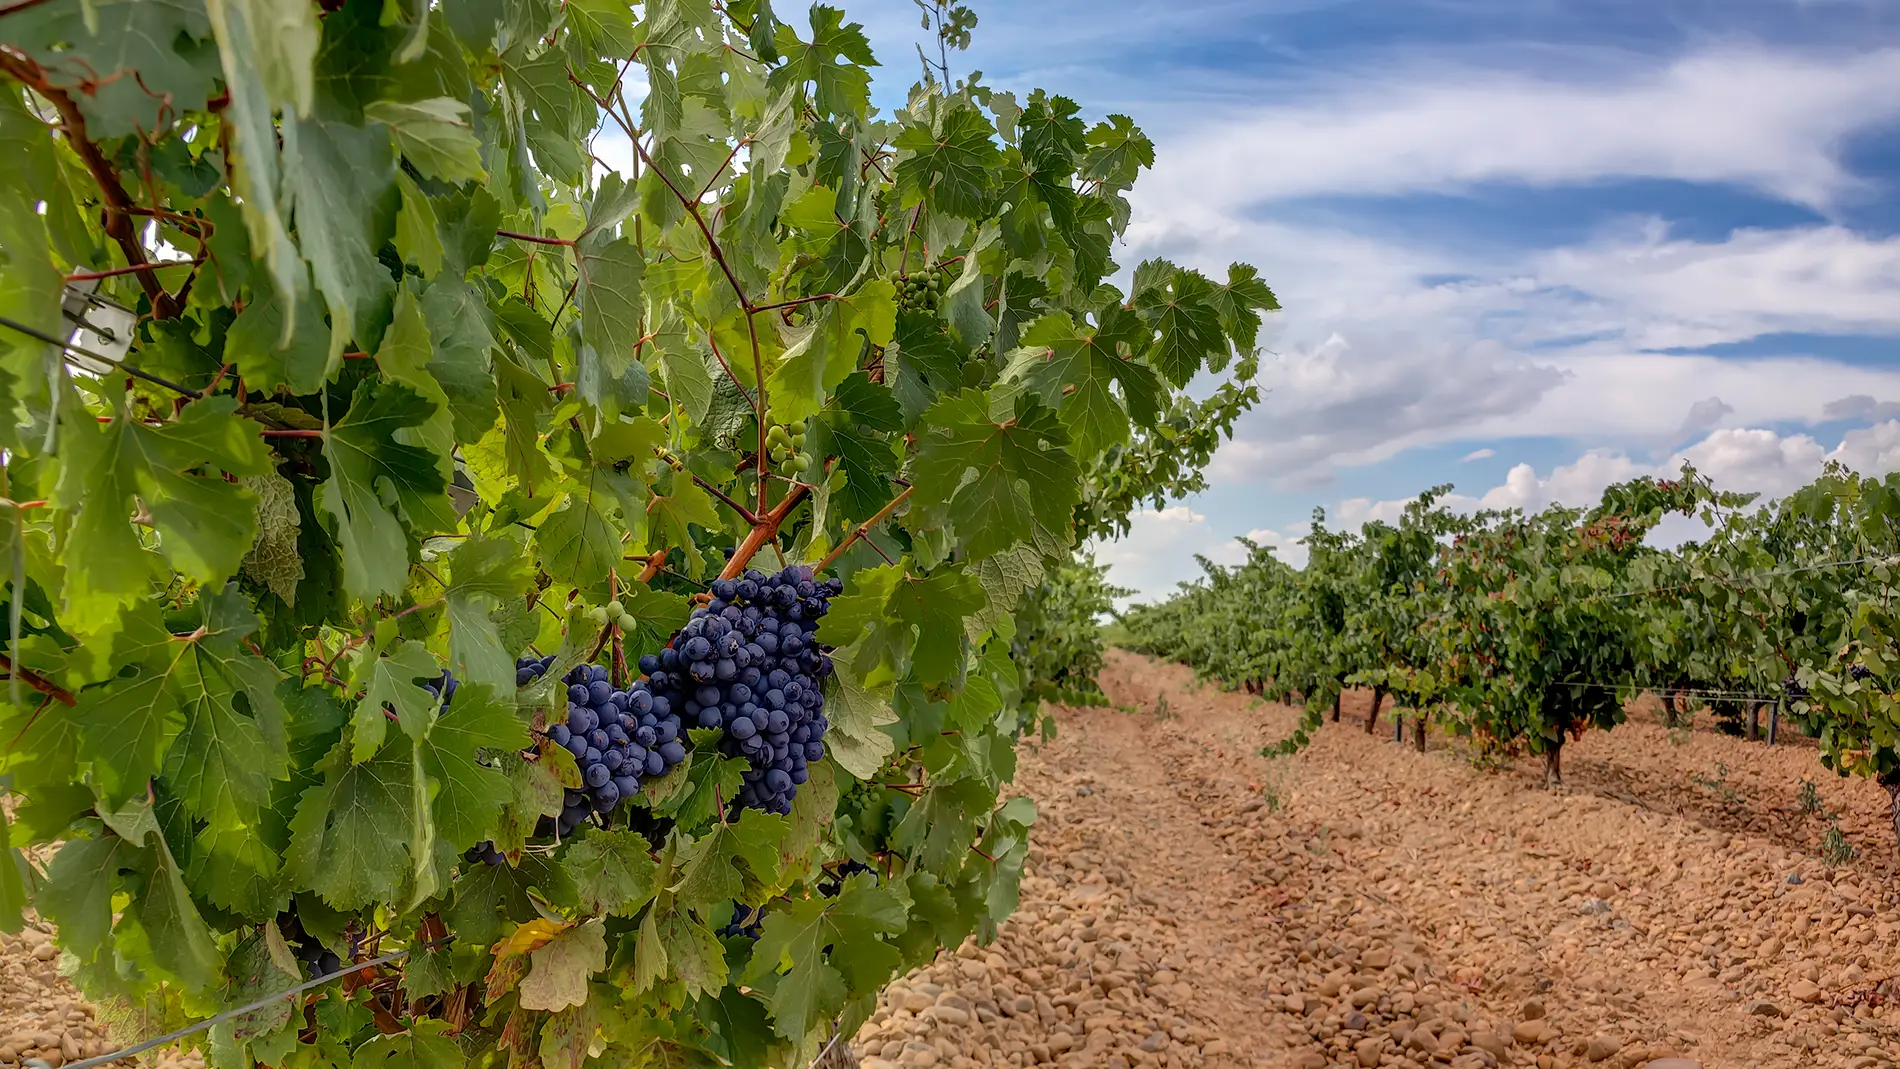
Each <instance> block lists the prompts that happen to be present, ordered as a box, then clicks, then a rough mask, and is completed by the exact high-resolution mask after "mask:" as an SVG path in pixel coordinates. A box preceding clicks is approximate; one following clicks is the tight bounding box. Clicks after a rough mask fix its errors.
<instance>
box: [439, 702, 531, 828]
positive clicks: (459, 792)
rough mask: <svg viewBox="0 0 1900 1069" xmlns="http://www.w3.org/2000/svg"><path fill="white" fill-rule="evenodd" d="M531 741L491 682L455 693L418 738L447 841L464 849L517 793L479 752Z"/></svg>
mask: <svg viewBox="0 0 1900 1069" xmlns="http://www.w3.org/2000/svg"><path fill="white" fill-rule="evenodd" d="M509 690H510V691H512V690H513V688H512V687H510V688H509ZM530 741H531V740H530V739H529V738H528V729H527V725H526V724H524V723H522V722H521V718H520V717H518V716H516V715H515V711H514V708H513V706H512V704H510V703H506V702H503V701H501V700H500V699H499V698H498V697H497V696H496V695H495V693H494V692H493V691H492V690H490V689H489V687H488V686H487V685H485V684H482V683H473V682H470V683H463V684H461V685H460V687H458V688H457V690H456V692H455V699H454V700H453V701H451V702H449V703H448V705H446V706H445V707H444V708H443V709H442V711H441V713H440V714H438V715H437V716H436V719H435V722H434V723H433V724H431V725H430V726H429V729H428V733H427V735H426V737H424V738H422V739H420V740H418V741H417V742H416V752H417V753H418V754H419V755H420V756H421V763H422V771H423V773H424V774H425V775H427V776H428V777H429V784H430V787H431V791H430V793H431V794H432V795H433V797H434V803H433V813H434V819H435V830H436V834H437V835H439V836H440V837H441V839H442V841H443V842H445V843H447V844H449V846H451V847H453V848H455V849H456V850H458V851H460V850H462V849H465V848H467V847H469V846H473V845H474V844H475V843H476V842H477V841H478V840H480V839H484V838H486V837H487V836H488V833H489V832H490V831H491V830H492V829H493V827H494V825H495V822H496V818H497V816H498V815H499V814H500V812H501V809H502V807H503V806H504V805H506V804H508V802H509V800H510V799H512V798H513V797H514V786H513V785H512V784H511V783H510V782H509V781H508V777H507V776H506V775H505V774H504V773H502V772H500V771H498V770H496V769H494V768H491V767H489V766H488V765H486V764H484V763H483V762H482V761H481V760H479V758H480V757H481V756H482V755H483V754H484V753H512V752H514V751H516V750H521V749H525V748H526V747H527V746H528V744H529V742H530Z"/></svg>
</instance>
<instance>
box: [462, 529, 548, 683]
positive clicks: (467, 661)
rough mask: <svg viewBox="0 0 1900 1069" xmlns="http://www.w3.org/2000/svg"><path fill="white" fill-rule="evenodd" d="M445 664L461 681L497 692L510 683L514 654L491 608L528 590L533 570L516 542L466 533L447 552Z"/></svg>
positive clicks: (512, 679)
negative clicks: (456, 544)
mask: <svg viewBox="0 0 1900 1069" xmlns="http://www.w3.org/2000/svg"><path fill="white" fill-rule="evenodd" d="M448 565H449V587H448V591H447V593H446V599H447V601H448V609H449V665H450V667H451V668H453V669H454V670H455V672H456V674H457V678H459V679H461V680H462V681H463V682H464V683H465V684H466V683H480V684H486V685H487V686H489V687H490V688H492V689H493V690H495V691H496V692H497V693H507V692H509V691H512V690H513V689H514V685H515V660H514V656H513V654H511V653H510V652H509V651H508V649H507V648H506V647H505V646H504V645H503V643H502V638H501V630H500V627H499V625H498V624H497V623H496V622H495V619H494V615H493V614H494V612H495V610H496V609H498V608H500V607H501V603H502V600H503V599H506V598H518V597H521V596H523V595H525V594H526V593H527V592H528V586H529V584H530V583H531V582H532V581H533V578H534V576H533V571H532V569H531V567H530V564H529V562H528V560H527V558H526V556H525V555H524V554H523V553H522V551H521V545H520V543H518V542H515V541H512V540H510V539H504V538H470V539H468V540H466V541H464V542H463V543H462V544H461V545H460V546H458V547H456V549H455V550H454V552H452V553H450V554H449V556H448Z"/></svg>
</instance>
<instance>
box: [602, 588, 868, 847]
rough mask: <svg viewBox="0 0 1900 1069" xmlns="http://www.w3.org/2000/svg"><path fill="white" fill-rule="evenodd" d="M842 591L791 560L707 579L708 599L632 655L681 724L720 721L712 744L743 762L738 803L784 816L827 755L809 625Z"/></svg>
mask: <svg viewBox="0 0 1900 1069" xmlns="http://www.w3.org/2000/svg"><path fill="white" fill-rule="evenodd" d="M843 590H844V584H843V583H842V582H841V581H839V580H837V579H829V580H824V581H818V580H814V579H813V578H812V573H811V569H810V568H808V567H805V566H804V565H798V564H794V565H791V566H790V567H787V568H786V569H785V570H784V571H781V572H779V573H778V574H777V575H772V576H767V575H765V574H764V573H763V572H760V571H758V570H756V569H753V570H750V571H747V572H746V573H745V574H744V575H743V576H741V577H740V578H738V579H720V580H717V581H716V582H714V583H713V585H712V600H711V601H710V602H708V603H707V604H705V605H704V606H702V607H700V608H698V609H695V610H693V614H692V616H691V617H690V618H689V619H688V620H687V621H686V627H685V628H684V629H683V630H682V631H680V632H679V633H678V634H676V635H674V636H673V641H672V643H671V644H670V645H669V646H668V647H667V648H666V649H664V650H661V651H660V652H659V653H658V654H649V655H648V656H645V657H642V658H640V671H641V672H643V673H645V674H646V676H647V683H648V685H649V686H651V687H652V689H653V693H654V694H655V695H660V696H664V697H665V698H666V699H667V701H668V703H669V704H670V705H671V706H672V707H673V708H676V709H678V710H680V715H681V716H682V717H684V718H685V719H686V721H687V723H690V724H694V725H697V726H698V727H702V728H720V729H723V730H724V731H725V735H724V737H723V738H721V739H720V741H719V750H720V752H721V753H724V754H726V755H727V756H728V757H743V758H745V759H746V761H747V763H748V767H747V768H746V771H745V786H744V787H742V788H740V791H739V803H740V804H741V805H744V806H749V807H751V808H754V809H762V810H765V811H766V812H768V813H789V812H791V809H792V798H793V797H794V796H796V795H797V793H798V785H799V784H801V783H804V782H805V780H806V778H807V775H808V773H807V766H809V765H810V764H811V763H812V762H814V761H822V760H824V757H825V745H824V737H825V729H826V728H827V727H828V726H829V724H828V723H827V721H826V720H825V714H824V708H825V699H824V695H823V693H822V692H821V691H820V689H819V688H820V683H821V681H822V680H823V679H824V678H825V676H827V675H829V674H830V673H831V658H830V657H829V656H827V655H826V654H825V652H824V651H823V650H822V649H821V648H820V647H819V645H818V639H817V637H816V635H815V634H814V632H815V631H816V630H817V628H818V621H819V619H820V618H821V617H823V616H824V615H825V612H826V611H827V610H829V609H830V608H831V598H833V597H835V596H837V595H838V594H839V593H841V592H842V591H843Z"/></svg>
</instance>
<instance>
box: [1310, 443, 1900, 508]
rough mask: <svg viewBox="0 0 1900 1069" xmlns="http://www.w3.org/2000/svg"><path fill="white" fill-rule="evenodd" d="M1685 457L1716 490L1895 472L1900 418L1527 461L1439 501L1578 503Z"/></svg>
mask: <svg viewBox="0 0 1900 1069" xmlns="http://www.w3.org/2000/svg"><path fill="white" fill-rule="evenodd" d="M1684 460H1687V461H1689V462H1690V463H1691V464H1694V465H1695V468H1696V471H1698V472H1699V473H1701V474H1702V475H1705V476H1707V477H1708V478H1709V479H1710V480H1711V481H1712V482H1714V484H1715V486H1716V488H1717V489H1718V490H1736V491H1741V492H1743V493H1758V494H1761V495H1762V497H1763V498H1764V499H1773V498H1777V497H1783V496H1786V495H1787V494H1789V493H1791V492H1793V491H1795V490H1798V489H1800V488H1801V487H1802V486H1805V485H1807V484H1808V483H1810V482H1812V481H1813V480H1814V477H1815V476H1817V475H1819V474H1820V472H1821V468H1822V466H1823V465H1825V464H1826V463H1827V462H1828V461H1839V462H1840V463H1842V464H1845V465H1847V466H1848V467H1850V468H1852V469H1854V470H1855V471H1859V472H1861V473H1863V474H1867V475H1884V474H1886V473H1888V472H1891V471H1900V419H1895V420H1888V421H1886V422H1884V423H1878V424H1875V425H1874V426H1872V427H1866V428H1862V429H1859V430H1852V431H1848V432H1847V433H1846V434H1845V435H1843V436H1842V440H1841V442H1840V443H1839V444H1838V445H1836V446H1835V447H1834V448H1832V449H1829V448H1827V447H1826V446H1824V445H1822V444H1821V443H1820V442H1818V441H1816V440H1815V439H1814V438H1813V437H1812V436H1810V435H1806V434H1786V435H1784V434H1780V433H1778V432H1776V431H1773V430H1769V429H1766V428H1760V427H1753V428H1736V427H1729V428H1721V429H1718V430H1715V431H1711V432H1709V434H1708V435H1706V436H1705V437H1703V438H1702V439H1701V440H1700V441H1698V442H1696V443H1695V444H1693V445H1691V446H1689V447H1688V448H1686V449H1683V450H1680V451H1678V452H1676V453H1674V454H1672V455H1670V456H1669V458H1668V459H1667V460H1664V461H1662V462H1660V463H1649V462H1647V461H1644V460H1640V459H1637V458H1634V457H1631V456H1630V455H1628V454H1627V453H1622V452H1619V451H1616V450H1612V449H1593V450H1590V451H1589V452H1587V453H1585V454H1583V455H1582V456H1581V457H1578V458H1577V459H1576V460H1574V461H1572V462H1570V463H1568V464H1560V465H1558V466H1556V467H1554V468H1552V469H1551V470H1550V472H1549V473H1548V474H1544V475H1540V474H1538V471H1537V469H1536V468H1535V467H1533V466H1532V465H1530V464H1517V465H1515V466H1513V467H1512V468H1511V470H1510V471H1509V472H1507V473H1506V474H1505V477H1504V481H1503V482H1502V483H1499V484H1498V485H1496V486H1493V487H1491V488H1490V489H1488V490H1486V491H1484V492H1483V493H1482V494H1479V495H1476V496H1472V495H1468V494H1450V495H1447V496H1445V497H1443V498H1441V499H1440V500H1441V501H1442V502H1443V503H1444V505H1445V506H1446V507H1447V508H1450V509H1452V510H1453V511H1456V512H1473V511H1476V510H1477V509H1480V508H1490V509H1503V508H1518V509H1523V510H1525V511H1526V512H1536V511H1539V510H1541V509H1543V508H1546V507H1548V506H1550V505H1553V504H1559V505H1568V506H1571V507H1572V508H1578V507H1583V506H1588V505H1593V504H1595V503H1596V502H1597V501H1599V500H1600V499H1601V498H1602V495H1603V488H1604V487H1606V486H1609V485H1610V484H1611V483H1617V482H1623V481H1624V480H1627V479H1633V478H1636V477H1638V476H1641V475H1652V476H1665V477H1666V476H1670V475H1674V474H1675V473H1676V472H1678V471H1680V470H1681V468H1682V462H1683V461H1684ZM1405 504H1406V502H1405V501H1402V500H1384V501H1374V500H1371V499H1369V498H1350V499H1347V500H1344V501H1341V502H1339V503H1338V505H1337V506H1336V507H1335V509H1334V510H1333V511H1334V515H1335V516H1336V519H1337V522H1339V523H1340V524H1342V525H1344V526H1347V527H1356V526H1358V525H1359V524H1361V523H1364V522H1366V521H1368V520H1385V521H1387V522H1392V521H1394V520H1396V519H1397V518H1398V517H1399V515H1400V513H1401V512H1402V511H1403V510H1404V508H1405Z"/></svg>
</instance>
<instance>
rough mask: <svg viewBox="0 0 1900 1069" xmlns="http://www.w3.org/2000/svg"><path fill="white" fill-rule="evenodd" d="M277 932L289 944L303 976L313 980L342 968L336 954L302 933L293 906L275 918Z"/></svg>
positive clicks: (341, 961) (341, 960)
mask: <svg viewBox="0 0 1900 1069" xmlns="http://www.w3.org/2000/svg"><path fill="white" fill-rule="evenodd" d="M277 930H278V931H279V932H281V933H283V936H284V941H285V942H286V943H289V944H290V952H291V953H292V954H293V955H295V956H296V958H297V961H298V963H299V964H301V965H302V966H303V968H304V973H305V975H306V976H307V977H308V978H310V979H312V980H314V979H316V978H317V977H319V976H328V975H329V974H331V973H333V972H336V971H338V970H339V969H342V968H343V959H342V958H341V957H338V956H337V952H336V951H334V950H329V949H326V948H325V947H324V945H323V944H322V943H319V942H317V940H316V937H315V936H312V935H311V934H310V933H309V932H306V931H304V927H303V920H302V919H301V918H299V917H298V916H297V909H296V906H295V905H294V904H293V905H292V907H291V908H290V909H288V910H285V911H284V912H283V913H280V914H278V916H277Z"/></svg>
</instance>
